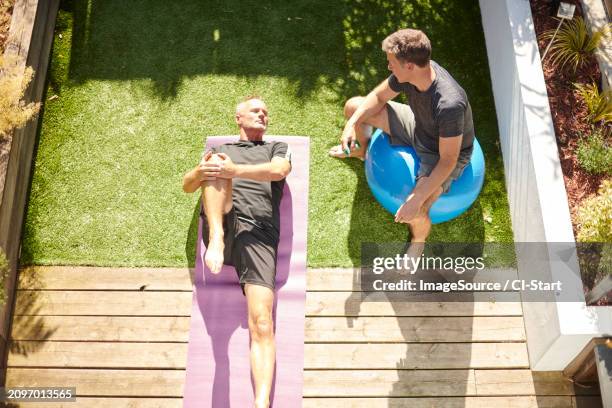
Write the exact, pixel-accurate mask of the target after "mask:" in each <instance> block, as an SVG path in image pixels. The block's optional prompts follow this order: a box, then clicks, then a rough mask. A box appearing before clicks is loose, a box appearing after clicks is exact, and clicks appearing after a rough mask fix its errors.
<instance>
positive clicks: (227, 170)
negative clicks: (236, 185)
mask: <svg viewBox="0 0 612 408" xmlns="http://www.w3.org/2000/svg"><path fill="white" fill-rule="evenodd" d="M217 157H218V158H219V159H221V160H220V161H219V162H218V164H219V175H218V176H217V177H221V178H225V179H231V178H234V177H236V176H237V175H238V166H236V164H235V163H234V162H233V161H232V159H230V157H229V156H228V155H227V154H225V153H217Z"/></svg>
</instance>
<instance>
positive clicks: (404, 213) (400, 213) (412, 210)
mask: <svg viewBox="0 0 612 408" xmlns="http://www.w3.org/2000/svg"><path fill="white" fill-rule="evenodd" d="M422 205H423V203H422V202H419V200H418V199H416V198H415V196H414V194H411V195H410V196H408V199H407V200H406V202H404V204H402V205H401V206H400V208H399V209H398V210H397V212H396V213H395V222H403V223H408V222H410V221H412V220H413V219H414V218H416V216H417V215H418V213H419V210H420V209H421V206H422Z"/></svg>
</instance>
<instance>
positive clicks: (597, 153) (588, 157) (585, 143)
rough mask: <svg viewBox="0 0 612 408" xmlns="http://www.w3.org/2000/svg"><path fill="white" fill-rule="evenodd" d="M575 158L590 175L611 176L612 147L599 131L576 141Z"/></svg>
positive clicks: (596, 130)
mask: <svg viewBox="0 0 612 408" xmlns="http://www.w3.org/2000/svg"><path fill="white" fill-rule="evenodd" d="M576 156H577V158H578V163H579V164H580V166H581V167H582V168H583V169H585V170H586V171H587V172H589V173H591V174H602V173H604V174H605V173H607V174H612V146H610V143H609V141H608V140H606V138H605V135H604V133H603V131H602V130H601V129H593V133H592V134H591V135H588V136H586V137H583V138H582V139H580V140H579V141H578V149H576Z"/></svg>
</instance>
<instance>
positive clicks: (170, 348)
mask: <svg viewBox="0 0 612 408" xmlns="http://www.w3.org/2000/svg"><path fill="white" fill-rule="evenodd" d="M353 273H354V272H353V271H352V270H342V269H332V270H310V271H309V272H308V289H309V291H308V295H307V304H306V310H307V318H306V344H305V376H304V407H307V408H315V407H316V408H318V407H330V408H334V407H342V408H352V407H355V408H357V407H364V408H366V407H367V408H377V407H415V408H421V407H423V408H425V407H427V408H431V407H436V408H437V407H440V408H450V407H452V408H491V407H495V408H532V407H533V408H535V407H540V408H553V407H554V408H566V407H567V408H578V407H581V406H584V407H589V408H592V407H598V406H601V402H600V401H601V400H600V397H599V396H598V395H597V394H598V392H599V391H598V390H597V389H586V390H580V389H575V388H574V386H573V384H572V383H571V382H570V381H568V380H566V379H565V378H564V377H563V376H562V374H561V373H534V372H531V371H530V370H529V363H528V358H527V348H526V344H525V332H524V328H523V319H522V316H521V306H520V303H518V302H497V303H494V302H476V303H424V302H421V303H407V302H361V300H360V295H359V294H358V293H357V292H355V291H354V290H357V289H358V288H356V287H354V284H353V282H354V279H353ZM191 290H192V288H191V278H190V272H189V270H187V269H151V268H148V269H110V268H86V267H83V268H63V267H36V268H28V269H25V270H23V271H22V272H21V275H20V281H19V291H18V294H17V303H16V307H15V315H14V320H13V328H12V336H11V339H12V341H11V346H10V355H9V360H8V366H9V368H8V372H7V387H16V386H59V385H71V386H75V387H76V388H77V394H78V399H77V402H76V403H75V402H71V403H65V404H63V405H62V404H51V403H40V404H36V403H27V404H22V406H23V407H38V406H40V407H52V406H65V407H68V408H77V407H164V408H166V407H181V406H182V399H181V396H182V392H183V385H184V379H185V366H186V356H187V341H188V336H189V314H190V309H191V296H192V293H191ZM576 390H578V391H579V394H580V395H579V396H576ZM590 394H592V395H590ZM281 408H285V407H281Z"/></svg>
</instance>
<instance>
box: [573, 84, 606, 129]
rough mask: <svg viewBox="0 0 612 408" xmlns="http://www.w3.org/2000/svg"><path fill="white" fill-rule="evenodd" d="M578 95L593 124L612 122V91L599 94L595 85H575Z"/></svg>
mask: <svg viewBox="0 0 612 408" xmlns="http://www.w3.org/2000/svg"><path fill="white" fill-rule="evenodd" d="M574 87H575V88H576V89H577V90H578V95H579V96H580V97H581V98H582V100H583V102H584V104H585V105H586V107H587V110H588V112H589V115H588V118H589V120H590V121H591V122H593V123H597V122H603V123H604V124H607V123H609V122H612V91H611V90H609V89H608V90H606V91H604V92H599V88H598V87H597V85H596V84H595V83H592V84H580V83H577V84H574Z"/></svg>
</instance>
